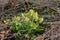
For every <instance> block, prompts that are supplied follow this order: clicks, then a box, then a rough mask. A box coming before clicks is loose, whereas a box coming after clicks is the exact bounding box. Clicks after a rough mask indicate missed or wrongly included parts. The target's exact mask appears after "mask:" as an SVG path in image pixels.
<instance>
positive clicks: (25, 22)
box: [11, 9, 44, 39]
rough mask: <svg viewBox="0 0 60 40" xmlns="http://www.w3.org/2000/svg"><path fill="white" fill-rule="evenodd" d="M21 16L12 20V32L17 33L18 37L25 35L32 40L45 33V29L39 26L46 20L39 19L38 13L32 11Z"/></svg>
mask: <svg viewBox="0 0 60 40" xmlns="http://www.w3.org/2000/svg"><path fill="white" fill-rule="evenodd" d="M20 15H21V16H14V17H13V18H12V26H11V30H12V32H14V33H17V34H16V35H18V34H19V35H20V36H22V35H23V36H24V37H25V38H28V36H29V38H30V39H31V37H33V35H35V36H36V35H38V34H39V35H40V34H42V33H43V32H44V28H43V27H40V25H39V24H42V23H43V20H44V19H43V18H39V17H38V13H37V12H36V11H34V10H32V9H31V10H30V11H29V12H27V13H21V14H20ZM19 35H18V36H19ZM26 35H28V36H26ZM18 36H16V37H18ZM29 38H28V39H29Z"/></svg>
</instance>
